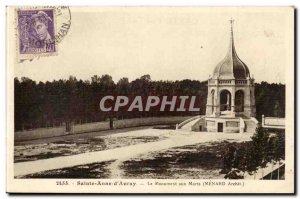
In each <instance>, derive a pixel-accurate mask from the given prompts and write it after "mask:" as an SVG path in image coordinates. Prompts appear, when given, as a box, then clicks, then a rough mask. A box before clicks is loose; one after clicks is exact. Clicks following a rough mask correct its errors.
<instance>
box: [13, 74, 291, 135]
mask: <svg viewBox="0 0 300 199" xmlns="http://www.w3.org/2000/svg"><path fill="white" fill-rule="evenodd" d="M106 95H125V96H142V97H147V96H150V95H156V96H162V95H170V96H175V95H178V96H179V95H181V96H185V95H186V96H198V97H199V99H201V101H200V102H199V106H200V112H158V111H149V112H116V113H111V112H109V113H108V112H101V111H100V109H99V101H100V99H101V98H102V97H103V96H106ZM14 96H15V97H14V105H15V106H14V107H15V115H14V117H15V130H16V131H20V130H27V129H34V128H43V127H52V126H53V127H54V126H59V125H61V124H62V123H64V122H74V123H75V124H78V123H90V122H99V121H107V120H108V119H109V118H114V119H129V118H141V117H162V116H189V115H190V116H194V115H199V114H201V115H204V114H205V110H206V100H207V99H206V98H207V80H206V81H199V80H190V79H184V80H176V81H173V80H159V81H157V80H156V81H154V80H151V77H150V75H148V74H146V75H143V76H141V77H140V78H137V79H135V80H132V81H129V79H128V78H127V77H123V78H121V79H120V80H119V81H118V82H116V83H115V82H114V81H113V78H112V76H110V75H108V74H104V75H102V76H98V75H94V76H92V77H91V79H90V80H82V79H79V80H77V78H76V77H74V76H70V77H69V79H59V80H53V81H51V82H50V81H46V82H42V81H39V82H38V83H37V82H36V81H34V80H32V79H30V78H28V77H21V78H20V79H19V78H17V77H16V78H15V79H14ZM255 98H256V118H257V119H258V121H260V120H261V116H262V115H265V116H274V117H284V116H285V85H284V84H281V83H272V84H270V83H267V82H265V81H263V82H261V83H255Z"/></svg>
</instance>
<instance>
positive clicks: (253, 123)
mask: <svg viewBox="0 0 300 199" xmlns="http://www.w3.org/2000/svg"><path fill="white" fill-rule="evenodd" d="M243 120H244V121H245V126H246V128H245V132H247V133H255V129H256V127H257V124H258V121H257V120H256V119H255V118H253V117H251V118H249V119H243Z"/></svg>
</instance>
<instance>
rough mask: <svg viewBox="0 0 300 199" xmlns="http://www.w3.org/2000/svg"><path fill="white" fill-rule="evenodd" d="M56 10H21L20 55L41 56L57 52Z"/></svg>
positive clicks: (19, 24)
mask: <svg viewBox="0 0 300 199" xmlns="http://www.w3.org/2000/svg"><path fill="white" fill-rule="evenodd" d="M54 29H55V24H54V10H53V9H41V10H19V11H18V31H19V53H20V54H41V53H53V52H56V46H55V40H54V35H55V31H54Z"/></svg>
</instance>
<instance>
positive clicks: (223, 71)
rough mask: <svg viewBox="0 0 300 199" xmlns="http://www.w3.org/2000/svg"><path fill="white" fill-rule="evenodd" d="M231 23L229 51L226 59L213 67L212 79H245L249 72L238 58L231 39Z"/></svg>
mask: <svg viewBox="0 0 300 199" xmlns="http://www.w3.org/2000/svg"><path fill="white" fill-rule="evenodd" d="M230 22H231V36H230V43H229V49H228V52H227V55H226V57H225V58H224V59H223V60H222V61H221V62H220V63H219V64H218V65H217V66H216V67H215V69H214V73H213V77H212V78H213V79H247V78H248V77H250V72H249V69H248V67H247V65H246V64H245V63H244V62H243V61H242V60H241V59H240V58H239V57H238V55H237V53H236V50H235V47H234V39H233V30H232V23H233V20H231V21H230Z"/></svg>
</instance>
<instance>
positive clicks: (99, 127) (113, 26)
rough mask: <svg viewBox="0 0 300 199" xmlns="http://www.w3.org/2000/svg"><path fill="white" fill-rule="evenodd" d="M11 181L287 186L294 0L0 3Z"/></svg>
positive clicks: (255, 188)
mask: <svg viewBox="0 0 300 199" xmlns="http://www.w3.org/2000/svg"><path fill="white" fill-rule="evenodd" d="M6 16H7V19H6V20H7V23H6V24H7V26H6V37H7V38H6V40H7V49H6V55H7V174H6V175H7V192H9V193H132V194H135V193H161V194H164V193H185V194H188V193H196V194H208V193H211V194H216V193H218V194H228V193H231V194H236V193H250V194H257V193H268V194H294V193H295V153H294V152H295V140H294V138H295V126H294V119H295V118H294V115H295V113H294V104H295V101H294V99H295V96H294V86H295V80H294V77H295V74H294V8H293V7H69V6H26V7H17V6H11V7H10V6H8V7H7V15H6Z"/></svg>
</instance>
